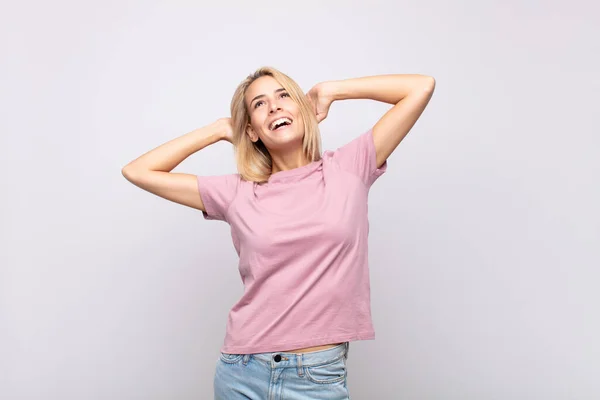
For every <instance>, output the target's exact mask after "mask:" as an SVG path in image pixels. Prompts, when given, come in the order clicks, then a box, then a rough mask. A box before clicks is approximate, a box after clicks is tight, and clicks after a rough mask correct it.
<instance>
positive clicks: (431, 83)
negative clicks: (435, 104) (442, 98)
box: [423, 76, 435, 92]
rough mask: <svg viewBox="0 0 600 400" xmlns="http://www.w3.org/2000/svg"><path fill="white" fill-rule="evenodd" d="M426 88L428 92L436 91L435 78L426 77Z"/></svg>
mask: <svg viewBox="0 0 600 400" xmlns="http://www.w3.org/2000/svg"><path fill="white" fill-rule="evenodd" d="M424 80H425V82H424V88H423V90H425V91H426V92H433V91H434V90H435V78H434V77H433V76H425V77H424Z"/></svg>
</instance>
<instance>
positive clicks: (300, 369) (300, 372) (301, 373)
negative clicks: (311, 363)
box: [296, 353, 304, 376]
mask: <svg viewBox="0 0 600 400" xmlns="http://www.w3.org/2000/svg"><path fill="white" fill-rule="evenodd" d="M296 367H297V368H296V369H297V370H298V376H304V368H303V367H302V353H297V354H296Z"/></svg>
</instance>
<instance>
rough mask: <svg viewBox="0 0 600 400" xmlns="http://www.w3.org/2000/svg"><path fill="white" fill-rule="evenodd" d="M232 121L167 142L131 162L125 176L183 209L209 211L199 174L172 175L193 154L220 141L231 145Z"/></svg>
mask: <svg viewBox="0 0 600 400" xmlns="http://www.w3.org/2000/svg"><path fill="white" fill-rule="evenodd" d="M231 134H232V130H231V121H230V118H221V119H218V120H217V121H215V122H213V123H212V124H210V125H207V126H205V127H202V128H199V129H195V130H193V131H191V132H188V133H186V134H185V135H183V136H180V137H178V138H175V139H173V140H170V141H168V142H167V143H164V144H162V145H160V146H158V147H157V148H155V149H153V150H150V151H149V152H147V153H145V154H143V155H141V156H140V157H138V158H136V159H135V160H133V161H131V162H130V163H129V164H127V165H126V166H125V167H123V169H122V170H121V172H122V174H123V176H124V177H125V178H126V179H127V180H128V181H129V182H131V183H133V184H134V185H136V186H138V187H139V188H141V189H144V190H146V191H147V192H150V193H153V194H155V195H157V196H160V197H162V198H164V199H167V200H170V201H173V202H175V203H178V204H183V205H184V206H188V207H192V208H195V209H198V210H201V211H206V209H205V208H204V204H203V203H202V199H201V198H200V194H199V192H198V183H197V178H196V175H193V174H185V173H178V172H171V171H172V170H173V169H174V168H175V167H177V165H179V164H180V163H181V162H182V161H183V160H185V159H186V158H188V157H189V156H190V155H192V154H194V153H196V152H197V151H199V150H202V149H203V148H205V147H206V146H210V145H211V144H213V143H216V142H218V141H220V140H226V141H228V142H231V140H232V139H231Z"/></svg>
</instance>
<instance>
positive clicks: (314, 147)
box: [231, 67, 321, 183]
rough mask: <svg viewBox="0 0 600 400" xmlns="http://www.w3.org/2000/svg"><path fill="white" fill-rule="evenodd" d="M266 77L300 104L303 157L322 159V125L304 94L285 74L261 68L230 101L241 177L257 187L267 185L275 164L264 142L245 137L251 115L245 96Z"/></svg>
mask: <svg viewBox="0 0 600 400" xmlns="http://www.w3.org/2000/svg"><path fill="white" fill-rule="evenodd" d="M263 76H270V77H272V78H274V79H275V80H276V81H277V82H279V84H280V85H281V86H282V87H283V88H284V89H285V90H286V91H287V92H288V94H289V95H290V97H291V98H292V100H293V101H295V102H296V104H298V106H299V108H300V114H301V115H302V120H303V121H304V138H303V140H302V150H303V152H304V155H305V156H306V157H307V158H308V159H309V160H310V161H311V162H312V161H318V160H320V159H321V133H320V131H319V123H318V122H317V118H316V116H315V114H314V112H313V110H312V107H311V105H310V103H309V101H308V99H307V98H306V96H305V94H304V92H303V91H302V89H301V88H300V86H298V84H297V83H296V82H294V80H292V79H291V78H290V77H289V76H287V75H286V74H284V73H282V72H280V71H278V70H277V69H275V68H272V67H261V68H259V69H257V70H256V71H255V72H254V73H252V74H250V75H248V77H247V78H246V79H245V80H244V81H242V83H240V84H239V86H238V87H237V89H236V90H235V93H234V95H233V98H232V99H231V126H232V128H233V145H234V148H235V157H236V163H237V169H238V173H239V174H240V175H241V177H242V178H243V179H244V180H247V181H254V182H258V183H262V182H266V181H267V180H268V179H269V177H270V176H271V169H272V166H273V161H272V159H271V154H270V153H269V151H268V149H267V148H266V147H265V145H264V144H263V142H262V141H261V140H260V139H259V140H258V141H256V142H253V141H252V140H250V137H249V136H248V135H247V134H246V128H247V127H248V124H249V123H250V113H249V112H248V108H247V106H246V101H245V96H246V91H247V90H248V88H249V87H250V85H251V84H252V83H253V82H254V81H255V80H257V79H258V78H260V77H263Z"/></svg>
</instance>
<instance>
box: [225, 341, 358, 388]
mask: <svg viewBox="0 0 600 400" xmlns="http://www.w3.org/2000/svg"><path fill="white" fill-rule="evenodd" d="M349 347H350V344H349V342H344V343H342V344H340V345H338V346H335V347H332V348H330V349H325V350H319V351H314V352H310V353H298V354H296V353H285V352H275V353H256V354H228V353H221V354H220V356H219V359H218V360H217V367H216V370H215V377H214V399H215V400H238V399H240V400H241V399H244V400H249V399H250V400H282V399H285V400H308V399H318V400H349V399H350V395H349V393H348V387H347V385H346V383H347V376H348V372H347V369H346V360H347V358H348V349H349ZM277 360H279V361H277Z"/></svg>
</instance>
